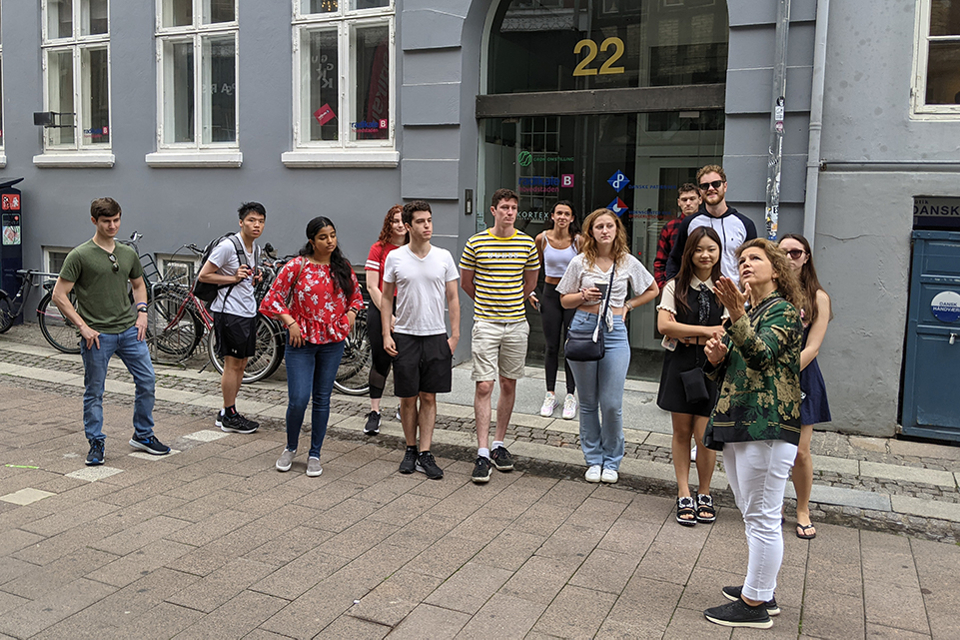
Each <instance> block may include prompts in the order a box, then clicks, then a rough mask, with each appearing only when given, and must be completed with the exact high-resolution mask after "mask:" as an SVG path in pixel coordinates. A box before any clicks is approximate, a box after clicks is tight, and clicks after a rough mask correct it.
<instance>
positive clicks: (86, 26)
mask: <svg viewBox="0 0 960 640" xmlns="http://www.w3.org/2000/svg"><path fill="white" fill-rule="evenodd" d="M42 13H43V39H42V44H41V49H42V54H43V57H44V63H45V64H44V85H45V92H44V98H45V99H44V103H45V110H46V111H53V112H54V113H55V115H54V123H55V125H56V126H53V127H47V128H45V129H44V134H45V135H44V149H46V150H77V151H82V150H85V149H86V150H91V149H96V150H100V149H104V148H109V147H110V29H109V3H108V0H44V2H43V3H42Z"/></svg>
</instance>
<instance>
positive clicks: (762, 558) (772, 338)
mask: <svg viewBox="0 0 960 640" xmlns="http://www.w3.org/2000/svg"><path fill="white" fill-rule="evenodd" d="M736 255H737V266H738V270H739V272H740V285H741V286H742V287H743V290H742V291H741V290H740V289H739V288H738V287H737V285H736V284H735V283H734V282H733V281H732V280H730V279H728V278H726V277H721V278H720V279H719V280H718V281H717V285H716V288H715V291H716V295H717V299H718V300H719V301H720V303H721V304H723V306H724V307H725V308H726V310H727V312H728V313H729V314H730V317H729V318H728V319H727V320H726V321H724V323H723V327H724V330H725V334H724V336H723V337H721V336H720V334H719V332H717V333H714V335H713V337H712V338H710V340H708V341H707V344H706V346H705V347H704V354H705V355H706V356H707V361H708V364H707V365H705V366H704V372H705V373H706V374H707V375H708V376H709V377H711V378H712V379H714V380H716V381H717V382H718V383H719V386H720V395H719V398H718V399H717V406H716V407H715V408H714V410H713V415H712V416H711V418H710V424H709V425H708V426H707V431H706V433H705V434H704V437H703V444H704V446H705V447H707V448H710V449H714V450H718V451H723V467H724V470H725V471H726V473H727V480H728V481H729V483H730V489H731V490H732V491H733V495H734V498H736V501H737V507H738V508H739V509H740V512H741V513H742V514H743V522H744V526H745V529H746V535H747V546H748V549H749V554H748V561H747V575H746V579H745V580H744V582H743V585H742V586H731V587H724V588H723V595H724V596H725V597H726V598H727V599H728V600H731V601H732V602H729V603H727V604H725V605H722V606H719V607H713V608H711V609H707V610H706V611H704V615H705V616H706V618H707V620H709V621H710V622H714V623H716V624H720V625H724V626H728V627H754V628H760V629H767V628H769V627H771V626H772V625H773V622H772V621H771V619H770V616H771V615H777V614H778V613H780V609H779V608H778V606H777V603H776V600H775V599H774V597H773V592H774V589H775V588H776V586H777V573H778V572H779V571H780V565H781V563H782V562H783V530H782V529H781V527H780V508H781V506H782V504H783V492H784V489H785V488H786V485H787V476H789V475H790V467H791V466H792V465H793V460H794V458H796V456H797V443H798V442H799V441H800V342H801V339H802V334H803V326H802V324H801V322H800V309H802V308H804V304H805V299H804V294H803V289H802V287H801V286H800V281H799V280H798V279H797V275H796V273H795V272H794V270H793V269H792V268H791V267H790V262H789V260H788V259H787V256H786V254H784V253H783V251H782V250H781V249H780V248H779V247H777V245H776V244H774V243H773V242H770V241H769V240H765V239H762V238H757V239H754V240H748V241H747V242H745V243H743V244H742V245H740V247H739V248H738V249H737V253H736ZM748 302H749V305H750V306H749V310H747V309H745V306H746V304H747V303H748Z"/></svg>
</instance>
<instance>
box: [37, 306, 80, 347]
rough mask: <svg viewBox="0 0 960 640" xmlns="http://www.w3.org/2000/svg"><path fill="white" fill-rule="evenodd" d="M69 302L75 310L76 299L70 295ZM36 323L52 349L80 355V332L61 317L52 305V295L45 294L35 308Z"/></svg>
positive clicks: (58, 310)
mask: <svg viewBox="0 0 960 640" xmlns="http://www.w3.org/2000/svg"><path fill="white" fill-rule="evenodd" d="M70 302H72V303H73V308H74V309H76V308H77V299H76V297H75V296H74V295H73V292H71V293H70ZM37 321H38V322H39V323H40V331H41V332H43V337H44V338H46V339H47V342H49V343H50V344H51V345H53V347H54V348H56V349H58V350H60V351H63V352H64V353H80V331H78V330H77V328H76V327H75V326H73V323H71V322H70V321H69V320H67V319H66V318H64V317H63V315H62V314H61V313H60V309H57V305H55V304H53V295H52V294H51V293H50V292H47V295H45V296H43V298H42V299H41V300H40V304H39V305H38V306H37Z"/></svg>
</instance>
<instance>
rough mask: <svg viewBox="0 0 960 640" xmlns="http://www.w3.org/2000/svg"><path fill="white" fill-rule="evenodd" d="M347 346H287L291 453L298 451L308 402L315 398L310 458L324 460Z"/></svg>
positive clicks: (335, 344)
mask: <svg viewBox="0 0 960 640" xmlns="http://www.w3.org/2000/svg"><path fill="white" fill-rule="evenodd" d="M343 344H344V343H343V342H331V343H328V344H313V343H311V342H304V343H303V346H302V347H292V346H290V345H287V351H286V363H287V396H288V397H289V400H288V401H287V449H289V450H290V451H296V450H297V444H298V443H299V441H300V428H301V427H302V426H303V414H304V413H305V412H306V410H307V402H309V401H310V396H311V394H312V395H313V412H312V415H311V424H312V430H311V432H310V457H311V458H319V457H320V447H321V446H323V438H324V437H325V436H326V435H327V422H328V421H329V420H330V394H331V393H333V381H334V380H336V378H337V369H338V368H340V358H341V357H342V356H343Z"/></svg>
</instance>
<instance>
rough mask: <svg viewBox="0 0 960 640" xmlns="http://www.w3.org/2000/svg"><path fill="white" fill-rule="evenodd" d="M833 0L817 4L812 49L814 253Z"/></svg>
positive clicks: (809, 227) (806, 215) (807, 212)
mask: <svg viewBox="0 0 960 640" xmlns="http://www.w3.org/2000/svg"><path fill="white" fill-rule="evenodd" d="M829 15H830V0H817V27H816V32H815V34H814V38H813V39H814V48H813V84H812V87H811V89H810V142H809V144H808V146H807V191H806V196H805V199H804V202H803V236H804V237H805V238H806V239H807V242H809V243H810V251H811V253H812V252H813V250H814V242H815V241H816V233H817V190H818V189H819V186H820V133H821V131H822V129H823V85H824V76H825V75H826V73H825V70H826V66H827V18H828V16H829Z"/></svg>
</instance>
